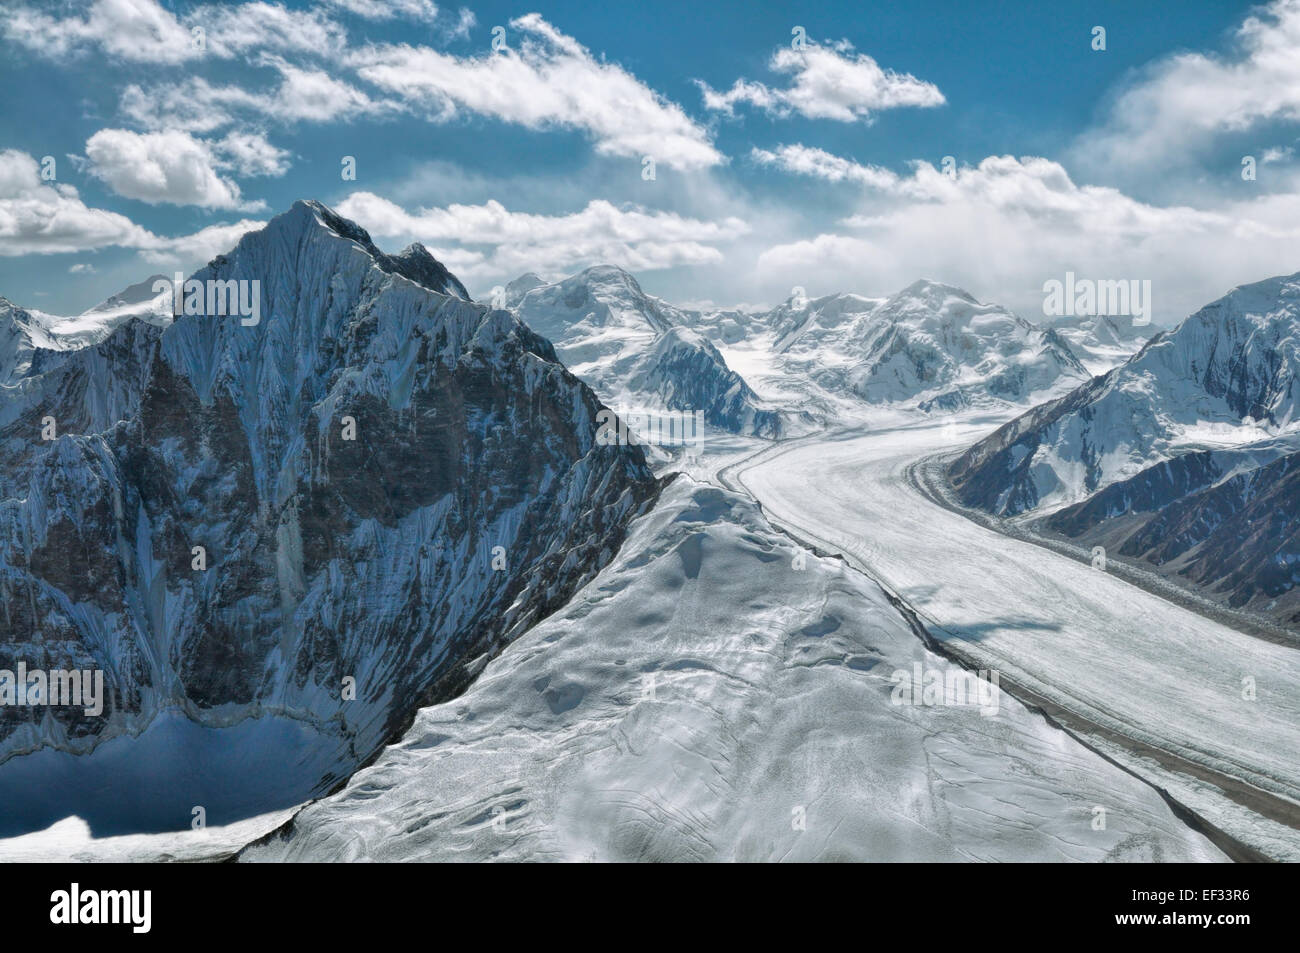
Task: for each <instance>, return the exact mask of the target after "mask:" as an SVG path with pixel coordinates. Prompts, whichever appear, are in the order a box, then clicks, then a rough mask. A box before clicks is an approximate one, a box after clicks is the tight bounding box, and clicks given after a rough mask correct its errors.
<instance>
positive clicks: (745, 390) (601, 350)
mask: <svg viewBox="0 0 1300 953" xmlns="http://www.w3.org/2000/svg"><path fill="white" fill-rule="evenodd" d="M540 280H541V279H539V278H537V276H536V275H524V276H522V277H521V278H518V279H516V280H515V281H513V282H511V283H510V285H509V286H507V288H506V295H505V301H504V304H505V307H508V308H510V309H511V310H513V311H514V312H515V313H516V314H518V315H519V317H520V319H521V320H523V321H524V322H525V323H526V324H527V325H528V326H529V327H530V328H532V329H533V330H534V331H536V332H537V333H538V334H540V335H542V336H543V337H545V338H547V339H548V340H549V341H551V342H552V343H553V344H554V345H555V349H556V353H557V354H559V356H560V359H561V360H562V361H564V363H565V364H566V365H567V366H568V367H569V368H570V369H571V370H572V371H573V372H574V373H575V374H577V375H578V376H579V377H581V378H582V379H583V380H584V381H586V382H587V383H588V384H590V385H591V387H592V388H593V389H594V390H595V391H596V393H597V394H599V395H600V396H601V398H602V399H603V400H604V401H605V402H606V403H607V404H609V405H610V406H611V407H613V408H614V409H616V410H618V409H620V408H621V407H625V408H627V409H629V410H648V411H665V410H667V411H697V410H699V411H703V412H704V420H705V423H706V424H707V426H708V427H712V428H717V429H719V430H722V431H726V432H729V433H738V434H749V435H753V436H759V437H777V436H780V435H781V434H782V433H783V430H784V422H783V420H782V416H781V414H780V412H779V411H778V410H777V409H775V408H772V407H768V406H766V405H765V404H764V402H763V401H761V400H760V399H759V398H758V395H756V394H755V393H754V392H753V390H751V389H750V387H749V385H748V384H747V383H745V381H744V380H743V379H742V378H741V376H740V375H739V374H737V373H736V372H735V371H733V370H731V369H730V368H729V367H728V366H727V362H726V360H725V359H724V358H723V356H722V354H721V353H719V351H718V349H717V348H716V347H715V346H714V345H713V344H712V343H711V342H710V341H709V340H708V339H707V338H706V337H705V336H704V335H703V334H701V333H700V332H698V331H696V330H694V329H692V327H691V326H692V324H694V323H695V321H696V316H695V315H694V314H693V313H692V312H686V311H682V310H680V309H678V308H674V307H673V306H672V305H670V304H668V303H667V302H665V301H661V300H659V299H658V298H655V297H652V296H650V295H647V294H646V293H645V292H644V291H642V290H641V286H640V285H638V284H637V282H636V279H635V278H633V277H632V276H631V275H629V274H628V273H627V272H625V271H623V270H622V269H620V268H615V267H612V266H609V265H600V266H596V267H593V268H588V269H587V270H585V271H583V272H580V273H578V274H576V275H573V276H571V277H569V278H566V279H564V280H563V281H560V282H556V283H555V284H539V283H538V282H539V281H540Z"/></svg>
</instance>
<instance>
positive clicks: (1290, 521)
mask: <svg viewBox="0 0 1300 953" xmlns="http://www.w3.org/2000/svg"><path fill="white" fill-rule="evenodd" d="M1270 455H1274V456H1276V454H1270ZM1248 456H1249V454H1246V453H1232V452H1228V453H1212V452H1207V451H1201V452H1196V453H1189V454H1184V455H1183V456H1181V457H1176V458H1174V459H1173V460H1170V461H1168V462H1166V463H1162V464H1159V465H1157V466H1155V467H1151V468H1150V469H1148V470H1145V471H1143V472H1142V473H1140V474H1138V475H1137V476H1136V477H1133V478H1132V479H1129V480H1125V481H1123V482H1122V483H1115V484H1112V485H1111V486H1108V487H1107V488H1106V489H1105V490H1102V491H1101V492H1100V493H1098V494H1096V495H1095V496H1093V497H1092V498H1091V499H1089V500H1087V501H1086V502H1084V503H1080V504H1077V505H1075V506H1071V507H1067V508H1065V509H1063V510H1059V511H1057V512H1056V513H1053V514H1052V515H1051V516H1050V517H1048V518H1047V519H1045V520H1044V521H1043V528H1044V529H1047V530H1049V531H1051V532H1055V533H1059V534H1061V535H1063V536H1067V537H1071V538H1074V539H1081V540H1086V541H1087V542H1089V543H1091V542H1095V541H1101V540H1102V539H1105V541H1106V542H1108V543H1109V544H1110V545H1111V546H1113V547H1114V551H1115V552H1118V553H1119V554H1120V555H1123V556H1128V557H1131V558H1134V559H1139V560H1142V561H1144V562H1147V563H1150V564H1151V565H1152V566H1155V567H1157V568H1166V567H1167V568H1169V569H1170V570H1172V571H1174V572H1176V573H1177V574H1178V575H1180V576H1181V577H1183V578H1184V579H1186V580H1187V581H1189V582H1192V583H1195V584H1196V585H1198V586H1202V587H1204V588H1205V589H1206V590H1207V591H1208V592H1210V593H1212V594H1214V595H1215V596H1216V597H1218V598H1220V599H1222V600H1223V601H1224V602H1225V603H1226V604H1228V605H1229V606H1232V607H1233V608H1242V607H1248V608H1251V609H1253V610H1255V611H1258V612H1260V613H1262V614H1265V615H1268V616H1271V617H1273V618H1274V619H1276V620H1277V621H1279V622H1282V623H1284V624H1287V625H1296V624H1297V623H1300V589H1298V588H1297V586H1298V584H1300V453H1296V452H1290V453H1285V454H1284V455H1282V456H1276V458H1275V459H1273V460H1272V461H1271V462H1268V463H1264V464H1262V465H1258V466H1256V465H1253V463H1254V462H1253V461H1251V460H1249V459H1245V458H1246V457H1248Z"/></svg>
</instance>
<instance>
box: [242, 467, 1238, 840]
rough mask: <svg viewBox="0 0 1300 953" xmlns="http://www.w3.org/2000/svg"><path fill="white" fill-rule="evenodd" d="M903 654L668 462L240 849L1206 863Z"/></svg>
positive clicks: (1007, 704) (839, 587) (766, 536)
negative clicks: (912, 681)
mask: <svg viewBox="0 0 1300 953" xmlns="http://www.w3.org/2000/svg"><path fill="white" fill-rule="evenodd" d="M738 610H743V611H738ZM918 667H919V668H920V669H921V670H922V671H924V672H925V673H926V676H927V677H929V676H930V675H931V674H933V673H938V674H939V677H940V678H943V677H944V676H949V673H950V669H949V666H948V664H947V663H946V662H945V661H944V660H943V659H942V658H940V657H938V656H936V655H934V654H932V653H931V652H929V651H927V650H926V648H925V647H924V645H923V644H922V642H921V641H920V640H919V639H918V638H917V635H916V634H915V633H914V632H913V631H912V629H911V627H910V625H909V623H908V622H907V621H906V620H905V619H904V617H903V616H902V615H900V614H899V612H898V610H897V609H895V607H894V606H893V605H891V603H890V602H889V601H888V600H887V598H886V597H885V595H884V594H883V593H882V591H881V590H880V589H879V588H878V587H876V586H875V585H874V584H872V583H871V582H870V581H869V580H867V578H866V577H865V576H862V575H860V574H858V573H856V572H853V571H851V570H847V569H846V568H845V567H844V565H843V563H841V562H839V561H838V560H834V559H828V558H820V557H818V556H816V555H814V554H812V553H809V552H807V551H805V550H802V549H800V548H799V547H797V546H795V545H793V544H792V543H791V542H790V541H789V539H788V538H787V537H784V536H782V535H780V534H778V533H776V532H774V531H773V529H772V527H771V526H770V525H769V524H768V523H767V521H766V520H765V519H764V517H763V515H762V514H761V513H760V511H759V509H758V507H757V506H755V505H754V504H753V503H751V502H749V501H747V500H745V499H744V498H742V497H740V496H737V495H734V494H731V493H728V492H725V491H723V490H720V489H718V488H715V487H711V486H705V485H701V484H696V483H692V482H691V481H690V480H688V479H687V478H685V477H679V478H678V479H677V480H676V481H675V482H674V483H673V484H672V485H671V486H669V487H668V488H667V489H666V490H665V491H664V494H663V496H662V497H661V499H660V502H659V504H658V505H657V506H656V508H655V509H654V511H653V512H651V513H649V514H647V515H646V516H644V517H642V518H640V519H639V520H637V521H636V522H635V523H634V524H633V527H632V530H631V532H630V534H629V537H628V540H627V542H626V543H625V544H624V547H623V549H622V551H621V552H620V553H619V555H618V557H617V558H616V559H615V560H614V561H613V562H612V563H610V565H609V566H607V567H606V568H605V569H604V570H603V571H602V572H601V574H600V575H599V576H598V577H597V578H596V579H594V580H593V581H592V582H590V583H589V584H588V585H587V586H586V587H585V588H583V589H582V590H581V591H580V592H579V593H578V594H577V595H576V596H575V598H574V600H573V601H572V602H571V603H570V604H569V605H568V606H566V607H565V608H564V609H563V610H562V611H560V612H558V613H556V614H555V615H554V616H552V617H551V618H550V619H548V620H546V621H545V622H543V623H542V624H541V625H539V626H538V627H537V628H535V629H533V630H532V631H531V632H529V633H528V634H527V635H525V636H524V637H522V638H521V639H519V640H518V641H516V642H515V643H514V644H512V645H511V646H509V647H508V648H507V649H506V650H505V651H504V652H503V653H502V654H501V655H500V656H499V657H498V658H497V659H495V660H494V661H493V662H492V663H490V664H489V665H488V667H487V668H486V669H485V670H484V673H483V675H482V676H481V677H480V678H479V679H478V680H477V681H476V682H475V683H474V685H472V686H471V687H470V689H469V690H468V691H467V692H466V693H465V695H464V696H462V697H461V698H458V699H456V700H455V701H452V702H449V703H446V704H442V705H437V706H433V707H430V708H426V709H424V710H422V711H421V712H420V713H419V715H418V717H417V719H416V721H415V723H414V725H413V726H412V727H411V729H410V730H409V731H408V732H407V734H406V735H405V737H404V738H403V739H402V741H401V743H400V744H397V745H394V746H392V747H390V748H388V749H387V750H386V751H385V752H384V753H383V755H382V756H381V758H380V759H379V760H378V761H377V762H376V764H375V765H373V766H372V767H369V768H367V769H365V770H363V771H361V772H359V773H358V774H357V775H356V776H355V777H354V778H352V779H351V781H350V782H349V783H348V785H347V787H346V788H345V789H344V790H342V791H340V792H339V793H338V794H336V795H334V796H332V797H329V798H327V799H324V800H322V801H319V802H317V803H315V804H313V805H311V806H309V807H307V808H305V809H304V810H303V811H302V812H300V813H299V814H298V815H297V816H296V817H295V818H294V820H293V821H292V822H291V823H290V824H288V825H286V827H285V828H284V829H283V830H282V831H281V832H279V833H277V834H275V835H272V836H271V837H269V838H267V839H266V840H265V841H264V842H262V843H260V844H258V845H256V846H252V847H250V848H248V849H246V850H245V851H244V852H243V854H242V859H243V860H248V861H266V860H310V861H323V860H384V861H395V860H421V861H424V860H463V861H469V860H598V861H633V860H639V861H685V860H691V861H729V860H730V861H760V860H790V861H812V860H876V861H887V860H909V861H923V860H924V861H958V860H1039V861H1042V860H1079V861H1083V860H1116V861H1124V860H1133V861H1149V860H1165V861H1171V860H1220V859H1222V855H1221V854H1219V852H1218V851H1217V850H1216V849H1214V848H1213V847H1212V846H1211V845H1210V844H1209V843H1208V842H1207V841H1206V840H1205V839H1204V838H1202V837H1201V836H1200V835H1199V834H1196V833H1194V832H1192V831H1191V830H1190V829H1189V828H1188V827H1186V826H1185V825H1184V824H1183V823H1182V822H1180V821H1179V820H1178V819H1177V818H1175V817H1174V815H1173V814H1172V812H1171V811H1170V809H1169V808H1168V806H1167V805H1166V804H1165V803H1164V802H1163V801H1162V800H1161V799H1160V797H1159V795H1158V794H1157V793H1156V791H1155V790H1154V789H1153V788H1151V787H1149V786H1147V785H1145V784H1143V783H1142V782H1140V781H1138V780H1137V779H1136V778H1134V777H1133V776H1131V775H1129V774H1126V773H1125V772H1123V771H1121V770H1120V769H1118V768H1116V767H1115V766H1114V765H1113V764H1111V763H1110V762H1108V761H1106V760H1104V759H1102V758H1101V757H1099V756H1098V755H1096V754H1094V753H1093V752H1091V751H1089V750H1087V749H1085V748H1084V747H1082V746H1081V745H1080V744H1078V743H1077V742H1075V741H1074V740H1073V739H1072V738H1070V737H1069V736H1067V735H1066V734H1064V733H1063V732H1061V731H1059V730H1057V729H1056V728H1053V727H1051V726H1050V725H1049V724H1048V723H1047V722H1046V721H1045V720H1044V719H1042V718H1041V716H1040V715H1038V714H1037V713H1033V712H1030V711H1028V710H1026V709H1025V708H1024V707H1023V706H1022V705H1020V704H1019V703H1018V702H1016V701H1015V700H1014V699H1012V698H1010V697H1008V696H1006V695H1003V694H1000V693H999V692H997V691H996V690H995V689H994V690H993V691H992V692H991V693H990V695H989V696H988V697H987V698H986V699H985V703H984V704H983V705H982V706H981V704H980V703H979V702H978V701H976V700H974V699H961V700H959V699H958V698H957V696H956V694H955V693H954V694H953V695H951V696H948V697H947V698H944V697H943V695H944V692H943V691H942V690H941V691H939V692H938V696H937V697H931V698H930V701H931V702H935V701H938V702H939V703H938V704H931V703H926V702H925V700H924V699H921V700H920V703H918V699H917V698H916V697H915V696H914V695H912V694H911V693H909V692H906V691H900V685H901V684H902V682H901V680H900V676H899V673H900V672H901V673H903V674H904V675H908V676H910V675H911V674H913V673H914V672H915V671H916V669H917V668H918ZM949 677H950V676H949ZM954 684H955V683H954ZM986 687H989V688H992V686H987V685H986ZM1096 805H1106V808H1107V817H1108V822H1107V823H1106V824H1105V825H1104V826H1103V827H1104V829H1102V830H1097V829H1095V825H1094V817H1095V812H1096Z"/></svg>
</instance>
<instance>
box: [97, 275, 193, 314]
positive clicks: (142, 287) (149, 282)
mask: <svg viewBox="0 0 1300 953" xmlns="http://www.w3.org/2000/svg"><path fill="white" fill-rule="evenodd" d="M159 281H171V278H169V277H168V276H167V275H150V276H149V277H148V278H146V279H144V281H137V282H136V283H135V284H133V285H128V286H127V287H125V288H123V289H122V290H121V291H119V292H118V293H117V294H114V295H109V296H108V297H107V298H105V299H104V300H103V301H101V302H100V303H99V304H97V305H95V306H94V307H93V308H87V309H86V310H85V311H83V312H82V314H83V315H91V314H96V313H98V312H102V311H120V310H121V309H123V308H129V307H133V306H135V305H141V304H148V303H151V302H152V301H153V300H154V299H155V298H157V297H159V294H160V293H159V292H157V291H155V290H154V287H155V285H156V284H157V282H159ZM164 294H165V292H164Z"/></svg>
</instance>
